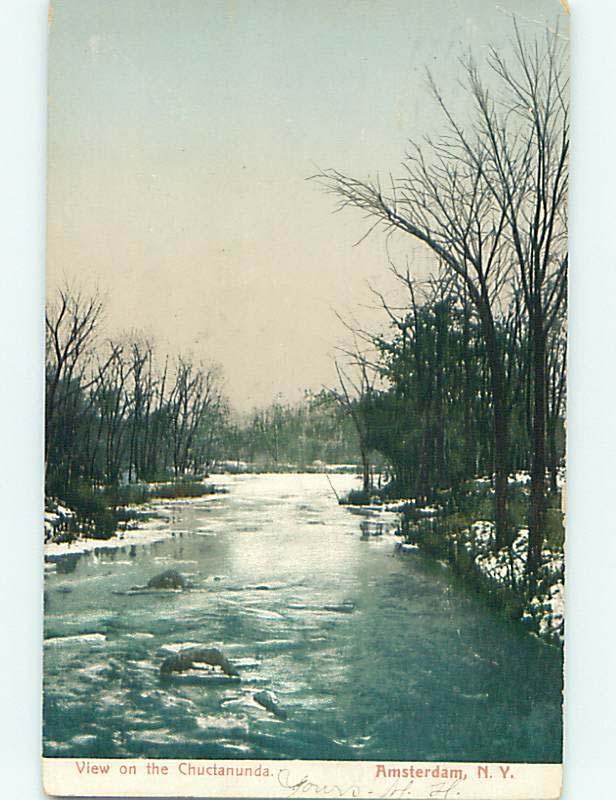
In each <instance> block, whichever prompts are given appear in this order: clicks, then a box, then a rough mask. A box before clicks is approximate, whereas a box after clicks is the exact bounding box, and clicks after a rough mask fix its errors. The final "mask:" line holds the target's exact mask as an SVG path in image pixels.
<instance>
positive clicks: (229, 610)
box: [45, 475, 561, 762]
mask: <svg viewBox="0 0 616 800" xmlns="http://www.w3.org/2000/svg"><path fill="white" fill-rule="evenodd" d="M332 480H333V481H334V484H335V486H336V489H337V491H338V492H342V491H344V490H345V489H346V488H349V487H350V485H351V483H350V479H349V477H348V476H332ZM231 483H232V487H231V488H232V491H231V493H230V494H228V495H225V496H224V497H222V498H220V497H216V496H213V497H212V498H206V499H200V500H198V501H193V502H190V503H185V504H172V505H168V506H167V507H166V513H167V514H168V516H169V524H168V529H169V531H170V532H173V533H175V536H173V537H169V538H167V539H166V540H163V541H159V542H156V543H152V544H149V545H144V546H136V545H131V546H130V548H120V549H118V550H116V551H109V550H104V549H101V551H100V552H99V553H92V554H90V555H87V556H84V557H83V558H71V559H69V560H68V561H67V562H64V561H62V562H58V563H57V565H56V571H54V572H51V573H49V574H48V575H47V579H46V589H47V596H48V598H49V596H50V593H51V594H52V595H53V599H52V601H51V603H49V604H48V605H47V607H46V624H45V635H46V637H48V638H49V639H50V640H51V638H52V637H53V639H54V642H53V643H52V642H51V641H50V643H49V644H47V645H46V648H45V690H46V691H45V753H46V754H47V755H58V756H61V755H62V756H66V755H71V756H91V757H94V756H101V757H102V756H108V757H113V756H116V757H119V756H125V757H126V756H139V755H147V756H150V757H155V756H160V757H174V758H179V757H182V758H192V757H195V758H207V757H212V758H213V757H216V758H220V757H224V756H228V757H234V758H236V757H247V758H296V757H299V758H304V759H310V758H343V759H357V758H360V759H400V760H403V759H413V760H421V759H427V760H434V759H437V760H441V759H446V758H447V759H452V760H479V761H493V760H514V761H515V760H520V761H535V762H542V761H559V760H560V730H561V721H560V658H559V655H558V654H557V653H556V652H555V651H553V650H552V649H550V648H547V647H545V646H543V645H541V644H540V643H538V642H536V641H534V640H532V639H531V638H530V637H528V636H527V635H525V634H523V633H522V632H520V631H519V629H518V628H517V627H516V626H514V625H512V624H509V623H507V622H505V621H503V620H501V619H500V618H499V617H497V616H495V615H493V614H492V613H491V612H490V611H489V610H488V609H487V608H486V607H485V605H484V604H483V603H482V602H480V601H478V600H477V599H475V598H474V597H473V596H472V595H471V594H470V593H469V591H468V590H467V589H466V587H464V586H462V585H460V584H459V583H458V582H457V581H456V579H455V577H454V576H452V574H451V573H450V571H449V570H447V569H444V568H443V567H442V566H441V565H438V564H435V563H434V562H432V561H430V560H428V559H424V558H422V557H421V555H419V554H417V553H413V554H401V553H396V552H395V548H394V542H395V539H394V537H393V528H394V526H395V521H396V520H395V517H394V516H393V515H390V514H387V512H374V511H369V510H367V509H348V508H342V507H339V506H338V505H337V504H336V502H335V499H334V498H333V496H332V492H331V489H330V488H329V485H328V483H327V481H326V479H325V477H324V476H320V475H305V476H304V475H284V476H272V475H270V476H241V477H236V478H234V479H233V480H232V482H231ZM171 567H173V568H174V569H177V570H179V571H180V572H181V573H182V574H184V575H185V576H187V577H188V578H190V581H191V583H192V585H193V587H194V588H193V589H191V590H186V591H177V592H175V591H174V592H169V591H159V592H156V593H153V592H142V593H136V594H131V595H127V594H126V592H127V591H128V590H129V589H130V587H132V586H135V585H140V586H143V585H145V584H146V583H147V582H148V580H149V579H150V578H151V577H152V576H153V575H155V574H157V573H160V572H162V571H163V570H165V569H168V568H171ZM66 589H70V590H71V591H64V590H66ZM56 590H62V591H56ZM186 643H194V644H200V645H205V646H207V647H217V648H220V649H221V650H222V651H223V652H224V653H225V654H226V656H227V657H228V659H229V660H230V661H231V662H232V663H233V664H235V665H236V666H237V669H238V671H239V672H240V674H241V678H242V680H241V683H240V684H238V685H232V686H229V685H225V684H224V683H221V682H215V681H214V680H212V679H210V678H207V676H206V678H205V680H204V679H203V676H200V675H197V676H196V679H195V680H193V681H192V682H191V681H182V680H173V679H171V680H168V681H166V682H165V683H161V680H160V674H159V671H160V664H161V663H162V661H163V659H164V658H166V657H168V655H169V653H170V652H173V648H175V649H177V648H178V647H180V646H181V645H182V644H186ZM169 648H171V650H170V649H169ZM263 690H266V691H272V692H274V693H275V695H276V696H277V698H278V699H279V701H280V704H281V706H282V707H283V708H284V711H285V714H286V719H283V718H282V717H280V716H277V715H275V714H274V713H271V712H269V711H268V710H267V709H266V708H264V707H262V706H261V705H259V704H258V703H257V702H255V700H254V695H255V694H256V693H258V692H260V691H263Z"/></svg>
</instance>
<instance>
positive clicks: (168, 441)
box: [45, 289, 228, 497]
mask: <svg viewBox="0 0 616 800" xmlns="http://www.w3.org/2000/svg"><path fill="white" fill-rule="evenodd" d="M102 311H103V303H102V301H101V299H100V297H99V296H98V295H97V294H94V295H92V296H91V297H85V296H83V295H82V294H80V293H79V292H73V291H71V290H69V289H62V290H60V291H59V292H58V294H57V296H56V298H55V299H54V300H53V301H51V302H50V303H49V305H48V309H47V314H46V414H45V465H46V481H47V487H48V491H49V492H50V493H53V494H56V495H58V496H60V497H64V496H66V493H67V491H68V490H69V488H70V487H71V486H75V485H77V484H78V483H79V482H82V481H85V482H87V483H88V484H90V485H92V484H96V483H98V484H106V485H114V484H117V483H118V482H120V481H121V480H127V481H133V480H155V479H160V478H164V477H166V476H168V475H169V473H170V472H171V473H173V474H174V475H175V476H176V477H179V476H183V475H185V474H187V473H192V474H196V473H199V472H200V471H203V470H205V469H207V466H208V464H209V463H210V462H211V460H212V459H213V458H214V456H215V454H216V452H217V446H218V444H219V437H220V432H221V429H222V428H223V427H224V424H225V421H226V418H227V414H228V409H227V404H226V401H225V398H224V396H223V394H222V380H221V374H220V370H219V369H218V368H217V367H212V366H205V365H203V364H194V363H192V362H191V361H190V360H189V359H187V358H183V357H177V358H175V359H170V358H169V357H165V358H164V359H162V360H159V359H158V358H157V356H156V353H155V351H154V348H153V346H152V344H151V343H150V342H148V341H146V340H143V339H140V338H138V337H135V338H132V339H131V338H127V339H122V340H118V341H113V340H106V341H101V331H100V327H101V319H102Z"/></svg>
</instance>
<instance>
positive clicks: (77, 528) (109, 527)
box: [45, 479, 222, 543]
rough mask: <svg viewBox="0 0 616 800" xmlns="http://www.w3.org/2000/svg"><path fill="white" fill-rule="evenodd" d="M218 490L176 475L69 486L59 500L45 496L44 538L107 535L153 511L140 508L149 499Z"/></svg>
mask: <svg viewBox="0 0 616 800" xmlns="http://www.w3.org/2000/svg"><path fill="white" fill-rule="evenodd" d="M220 491H222V490H221V489H218V488H217V487H216V486H214V485H213V484H211V483H205V482H203V481H201V480H189V479H180V480H176V481H163V482H157V483H135V484H127V485H123V486H90V485H88V484H78V485H75V486H73V487H71V488H70V490H69V491H68V492H67V493H66V496H65V497H64V498H62V500H61V501H60V500H58V499H56V498H46V500H45V542H56V543H62V542H71V541H75V540H76V539H79V538H89V539H102V540H104V539H110V538H111V537H112V536H114V535H115V534H116V532H117V531H118V530H126V529H130V528H134V527H136V526H137V524H138V522H139V520H143V519H147V518H149V517H151V516H152V514H153V512H152V511H149V510H148V509H147V508H140V506H143V505H145V504H146V503H148V502H151V501H153V500H177V499H181V498H192V497H204V496H206V495H211V494H216V493H218V492H220Z"/></svg>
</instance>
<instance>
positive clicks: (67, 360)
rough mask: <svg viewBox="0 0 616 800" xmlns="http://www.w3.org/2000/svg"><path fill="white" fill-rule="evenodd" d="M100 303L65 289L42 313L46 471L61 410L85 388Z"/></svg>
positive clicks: (99, 314) (58, 432) (99, 315)
mask: <svg viewBox="0 0 616 800" xmlns="http://www.w3.org/2000/svg"><path fill="white" fill-rule="evenodd" d="M102 310H103V303H102V300H101V298H100V297H99V295H98V294H97V293H94V294H93V295H91V296H90V297H85V296H84V295H83V294H82V293H81V292H79V291H74V290H72V289H71V288H69V287H64V288H62V289H60V290H59V291H58V294H57V297H56V299H55V301H53V302H51V303H49V304H48V306H47V309H46V314H45V333H46V336H45V351H46V352H45V373H46V392H45V468H46V469H47V464H48V462H49V455H50V452H51V449H52V448H53V447H54V445H55V444H56V442H55V440H56V438H57V436H58V435H60V434H61V432H60V431H59V430H58V422H59V418H60V416H61V413H62V410H63V409H65V408H66V407H67V406H68V404H69V403H70V402H71V401H72V400H74V398H75V396H76V395H79V394H80V392H81V391H82V390H84V389H86V388H87V377H86V376H87V370H88V368H89V366H90V361H91V357H92V351H93V346H94V343H95V339H96V332H97V326H98V323H99V321H100V317H101V314H102Z"/></svg>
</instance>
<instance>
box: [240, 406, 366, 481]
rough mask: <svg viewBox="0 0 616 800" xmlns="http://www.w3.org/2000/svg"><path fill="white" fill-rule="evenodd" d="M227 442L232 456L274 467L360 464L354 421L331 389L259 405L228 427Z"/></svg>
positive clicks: (272, 468)
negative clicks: (336, 399)
mask: <svg viewBox="0 0 616 800" xmlns="http://www.w3.org/2000/svg"><path fill="white" fill-rule="evenodd" d="M226 442H227V452H228V454H229V457H232V458H233V459H234V460H237V461H245V462H248V463H249V464H252V465H254V466H255V467H256V468H258V469H271V470H274V471H278V470H282V469H291V468H292V469H303V468H306V467H311V466H314V462H319V461H320V462H323V463H325V464H355V463H357V460H358V455H359V447H358V443H357V438H356V436H355V433H354V425H353V423H352V421H351V420H350V419H349V418H348V417H347V415H346V414H340V413H339V409H338V407H337V404H336V403H334V402H332V398H331V396H330V395H329V393H326V392H323V393H320V394H318V395H314V394H311V393H308V392H307V393H306V395H305V397H304V399H303V400H301V401H299V402H297V403H287V402H283V401H282V400H276V401H274V402H273V403H270V404H269V405H267V406H265V407H262V408H256V409H254V410H253V411H252V412H251V413H250V414H248V415H246V417H245V418H244V419H243V421H242V423H241V424H235V425H233V426H231V427H230V428H229V430H228V431H227V436H226Z"/></svg>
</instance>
